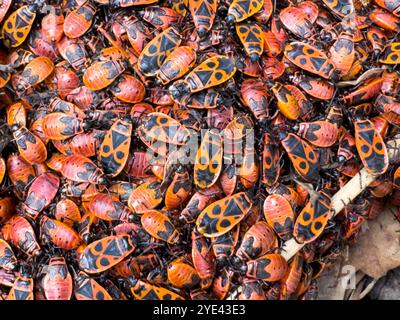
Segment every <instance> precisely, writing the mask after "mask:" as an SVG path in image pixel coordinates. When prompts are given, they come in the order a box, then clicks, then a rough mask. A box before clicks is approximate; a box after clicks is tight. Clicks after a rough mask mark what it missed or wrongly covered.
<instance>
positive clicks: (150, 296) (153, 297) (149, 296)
mask: <svg viewBox="0 0 400 320" xmlns="http://www.w3.org/2000/svg"><path fill="white" fill-rule="evenodd" d="M143 300H160V298H159V296H158V295H157V293H156V292H155V291H154V289H151V290H150V291H149V293H148V294H146V295H145V296H144V297H143Z"/></svg>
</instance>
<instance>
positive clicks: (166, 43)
mask: <svg viewBox="0 0 400 320" xmlns="http://www.w3.org/2000/svg"><path fill="white" fill-rule="evenodd" d="M175 47H176V43H175V42H173V41H171V40H170V39H169V38H168V37H167V36H163V37H162V39H161V43H160V51H161V52H163V51H168V50H171V49H173V48H175Z"/></svg>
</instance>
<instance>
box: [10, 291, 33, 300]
mask: <svg viewBox="0 0 400 320" xmlns="http://www.w3.org/2000/svg"><path fill="white" fill-rule="evenodd" d="M29 293H30V292H29V291H21V290H14V295H15V300H26V299H27V298H28V296H29Z"/></svg>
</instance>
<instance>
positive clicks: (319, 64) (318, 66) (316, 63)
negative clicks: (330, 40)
mask: <svg viewBox="0 0 400 320" xmlns="http://www.w3.org/2000/svg"><path fill="white" fill-rule="evenodd" d="M310 60H311V63H312V64H313V66H314V67H315V69H316V70H320V69H321V67H322V65H323V64H324V62H325V61H326V59H324V58H316V57H311V59H310Z"/></svg>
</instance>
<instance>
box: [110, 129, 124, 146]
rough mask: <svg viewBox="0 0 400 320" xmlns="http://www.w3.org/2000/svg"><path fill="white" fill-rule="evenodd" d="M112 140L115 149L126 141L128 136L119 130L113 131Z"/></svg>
mask: <svg viewBox="0 0 400 320" xmlns="http://www.w3.org/2000/svg"><path fill="white" fill-rule="evenodd" d="M111 141H112V146H113V148H114V149H116V148H118V147H119V146H120V145H121V144H122V143H123V142H125V141H126V136H125V135H123V134H120V133H119V132H116V131H112V132H111Z"/></svg>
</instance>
